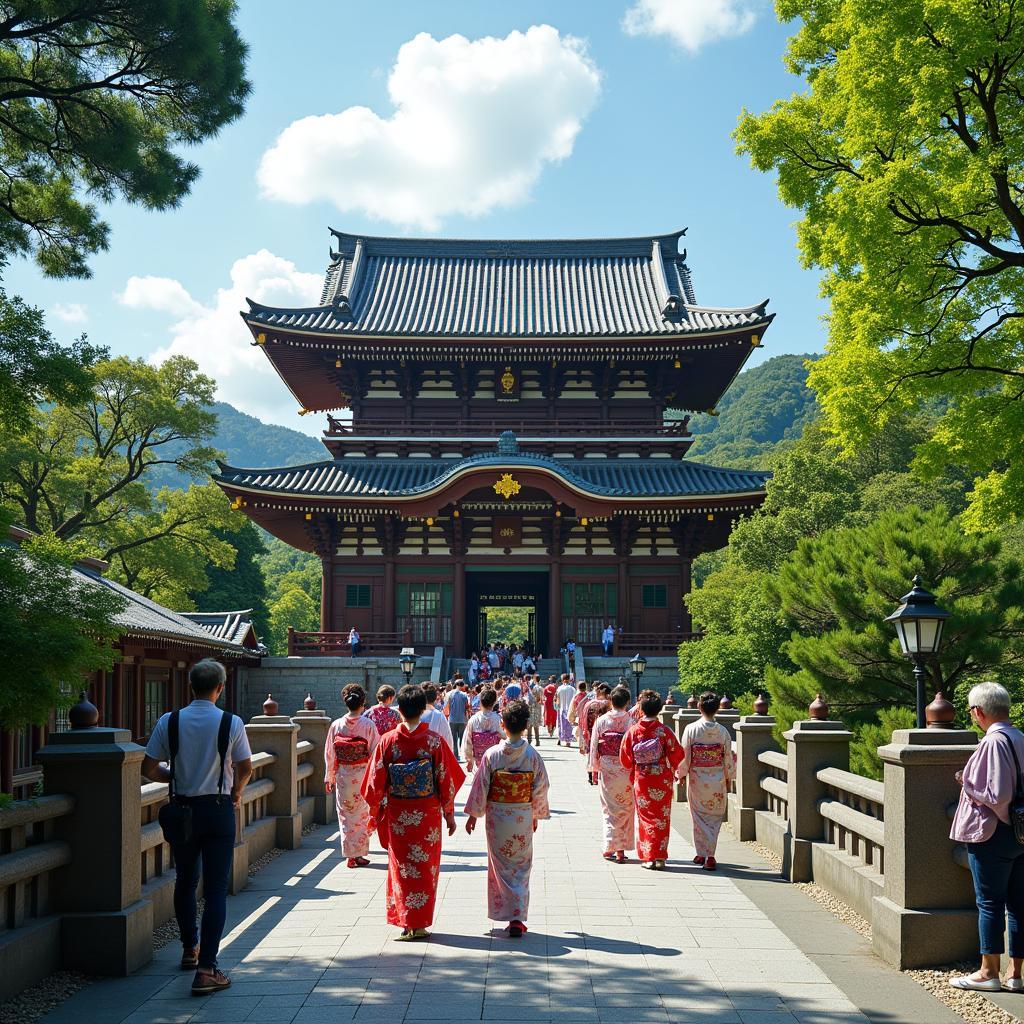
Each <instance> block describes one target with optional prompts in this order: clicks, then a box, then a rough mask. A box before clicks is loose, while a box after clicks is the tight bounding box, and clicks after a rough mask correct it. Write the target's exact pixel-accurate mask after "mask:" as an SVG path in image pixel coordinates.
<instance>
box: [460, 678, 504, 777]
mask: <svg viewBox="0 0 1024 1024" xmlns="http://www.w3.org/2000/svg"><path fill="white" fill-rule="evenodd" d="M497 700H498V694H497V693H496V692H495V691H494V690H492V689H491V688H490V687H489V686H487V687H484V689H483V690H481V691H480V710H479V711H478V712H477V713H476V714H475V715H473V716H472V717H471V718H470V720H469V721H468V722H467V723H466V731H465V732H464V733H463V734H462V759H463V761H465V762H466V771H468V772H471V771H472V770H473V766H474V765H477V764H479V763H480V760H481V758H482V757H483V756H484V754H486V753H487V751H488V750H490V749H491V747H493V746H496V745H497V744H499V743H500V742H501V741H502V740H503V739H504V730H503V729H502V726H501V716H500V715H499V714H498V712H497V711H495V710H494V705H495V704H496V703H497Z"/></svg>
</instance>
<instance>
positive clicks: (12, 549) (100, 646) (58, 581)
mask: <svg viewBox="0 0 1024 1024" xmlns="http://www.w3.org/2000/svg"><path fill="white" fill-rule="evenodd" d="M9 525H10V519H9V517H5V516H4V515H3V514H0V530H2V531H3V534H4V535H5V536H6V533H7V528H8V526H9ZM70 566H71V558H70V556H69V554H68V552H67V550H66V549H65V548H64V547H63V545H61V544H60V543H59V542H57V541H55V540H54V539H53V538H52V537H51V538H36V539H30V540H28V541H26V542H25V544H24V546H23V547H21V548H19V547H16V546H14V545H11V544H0V636H3V637H4V684H3V686H0V728H3V729H16V728H20V727H21V726H24V725H41V724H43V723H45V722H46V721H47V720H48V719H49V716H50V712H51V710H52V709H53V708H55V707H66V706H68V704H70V703H73V701H74V695H73V691H72V687H74V686H76V685H77V684H78V682H79V680H81V679H83V678H84V677H85V676H86V674H87V673H89V672H94V671H96V670H97V669H100V668H109V667H110V664H111V661H112V651H111V647H110V642H111V641H112V640H113V639H114V638H115V637H116V636H117V634H118V632H119V630H118V628H117V627H116V625H114V617H115V616H116V615H117V613H118V612H120V611H121V609H122V600H121V598H120V597H119V596H118V595H116V594H114V593H113V592H112V591H110V590H107V589H105V588H99V587H94V586H89V585H86V584H81V585H74V586H72V585H69V578H70V576H71V569H70Z"/></svg>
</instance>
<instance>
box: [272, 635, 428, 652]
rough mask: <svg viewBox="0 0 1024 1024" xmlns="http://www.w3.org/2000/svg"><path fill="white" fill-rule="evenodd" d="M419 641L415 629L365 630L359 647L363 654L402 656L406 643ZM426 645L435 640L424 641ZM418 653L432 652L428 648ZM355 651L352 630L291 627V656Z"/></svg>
mask: <svg viewBox="0 0 1024 1024" xmlns="http://www.w3.org/2000/svg"><path fill="white" fill-rule="evenodd" d="M415 646H417V645H416V642H415V640H414V638H413V635H412V632H411V630H404V631H403V632H397V633H363V634H362V636H361V643H360V649H359V657H361V658H362V657H381V656H385V655H394V657H396V658H397V657H398V653H399V651H401V649H402V648H403V647H415ZM420 646H422V647H423V648H426V647H428V646H429V647H430V649H431V651H432V650H433V647H434V645H433V643H430V644H427V643H421V644H420ZM417 653H428V652H427V651H426V650H424V651H422V652H420V651H417ZM351 654H352V648H351V646H350V645H349V642H348V633H347V632H345V633H331V632H324V631H316V632H301V631H300V630H297V629H289V630H288V657H290V658H293V657H316V656H321V657H335V658H339V657H340V658H347V657H349V656H350V655H351Z"/></svg>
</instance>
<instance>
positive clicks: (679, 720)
mask: <svg viewBox="0 0 1024 1024" xmlns="http://www.w3.org/2000/svg"><path fill="white" fill-rule="evenodd" d="M699 718H700V712H699V711H698V710H697V709H696V708H681V709H680V710H679V711H677V712H676V716H675V723H676V736H677V737H678V738H679V739H680V740H681V739H682V738H683V730H684V729H685V728H686V727H687V726H688V725H689V724H690V723H691V722H696V721H697V720H698V719H699ZM676 803H680V804H682V803H686V776H685V775H684V776H683V777H682V778H681V779H680V780H679V781H678V782H677V783H676Z"/></svg>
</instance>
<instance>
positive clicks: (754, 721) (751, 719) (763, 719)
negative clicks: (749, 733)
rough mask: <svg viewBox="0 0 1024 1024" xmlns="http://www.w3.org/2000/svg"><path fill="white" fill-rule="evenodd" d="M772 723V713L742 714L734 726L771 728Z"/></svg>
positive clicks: (744, 728) (773, 717)
mask: <svg viewBox="0 0 1024 1024" xmlns="http://www.w3.org/2000/svg"><path fill="white" fill-rule="evenodd" d="M774 725H775V716H774V715H743V716H742V717H741V718H740V720H739V721H738V722H737V723H736V728H737V729H740V730H748V729H771V728H773V727H774Z"/></svg>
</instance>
